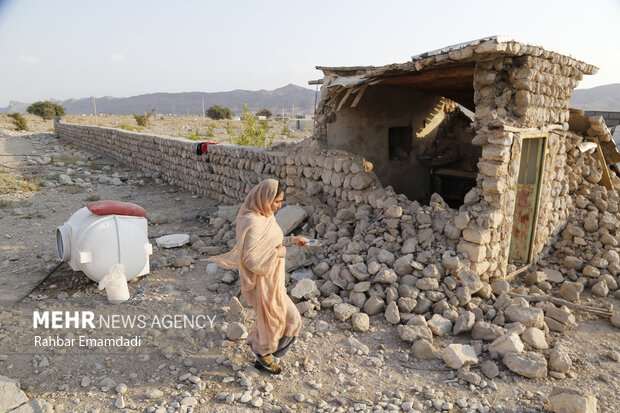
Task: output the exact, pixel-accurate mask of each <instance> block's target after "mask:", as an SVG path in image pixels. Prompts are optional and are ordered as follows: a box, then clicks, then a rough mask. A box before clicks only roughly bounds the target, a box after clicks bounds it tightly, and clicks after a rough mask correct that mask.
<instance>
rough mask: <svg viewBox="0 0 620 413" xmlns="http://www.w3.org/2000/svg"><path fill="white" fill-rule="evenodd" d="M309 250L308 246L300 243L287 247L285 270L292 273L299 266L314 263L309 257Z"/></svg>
mask: <svg viewBox="0 0 620 413" xmlns="http://www.w3.org/2000/svg"><path fill="white" fill-rule="evenodd" d="M308 256H309V252H308V249H307V248H304V247H300V246H299V245H291V246H290V247H287V248H286V259H285V261H284V263H285V264H284V270H285V271H286V272H288V273H292V272H293V271H294V270H296V269H297V268H299V267H305V266H308V265H311V264H312V261H310V260H309V258H308Z"/></svg>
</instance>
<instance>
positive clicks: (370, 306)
mask: <svg viewBox="0 0 620 413" xmlns="http://www.w3.org/2000/svg"><path fill="white" fill-rule="evenodd" d="M384 308H385V302H384V301H383V300H382V299H381V298H380V297H377V296H376V295H371V296H370V297H369V298H368V299H367V300H366V302H365V303H364V307H363V308H362V310H363V311H364V312H365V313H366V314H368V315H375V314H379V313H380V312H381V311H383V309H384Z"/></svg>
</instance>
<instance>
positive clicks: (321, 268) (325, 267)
mask: <svg viewBox="0 0 620 413" xmlns="http://www.w3.org/2000/svg"><path fill="white" fill-rule="evenodd" d="M327 271H329V264H328V263H326V262H325V261H323V262H320V263H318V264H317V265H315V266H314V267H313V268H312V272H313V273H314V275H316V276H317V277H320V276H322V275H323V274H325V273H326V272H327Z"/></svg>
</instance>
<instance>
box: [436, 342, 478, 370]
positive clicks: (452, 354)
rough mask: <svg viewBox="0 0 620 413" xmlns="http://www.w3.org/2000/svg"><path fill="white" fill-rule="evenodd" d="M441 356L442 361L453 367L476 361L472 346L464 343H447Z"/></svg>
mask: <svg viewBox="0 0 620 413" xmlns="http://www.w3.org/2000/svg"><path fill="white" fill-rule="evenodd" d="M442 357H443V361H444V362H445V363H446V364H447V365H448V366H450V367H451V368H453V369H460V368H461V367H463V366H470V365H472V364H476V363H478V357H477V356H476V351H475V350H474V348H473V347H472V346H469V345H465V344H449V345H448V346H447V347H446V349H445V350H444V352H443V354H442Z"/></svg>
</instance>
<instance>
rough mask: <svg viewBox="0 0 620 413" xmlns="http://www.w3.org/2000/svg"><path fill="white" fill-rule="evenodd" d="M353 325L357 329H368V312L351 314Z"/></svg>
mask: <svg viewBox="0 0 620 413" xmlns="http://www.w3.org/2000/svg"><path fill="white" fill-rule="evenodd" d="M351 325H352V326H353V330H355V331H362V332H363V331H368V329H369V328H370V319H369V318H368V314H366V313H355V314H353V315H352V316H351Z"/></svg>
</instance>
